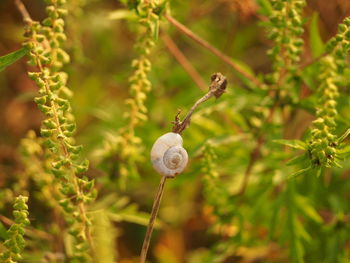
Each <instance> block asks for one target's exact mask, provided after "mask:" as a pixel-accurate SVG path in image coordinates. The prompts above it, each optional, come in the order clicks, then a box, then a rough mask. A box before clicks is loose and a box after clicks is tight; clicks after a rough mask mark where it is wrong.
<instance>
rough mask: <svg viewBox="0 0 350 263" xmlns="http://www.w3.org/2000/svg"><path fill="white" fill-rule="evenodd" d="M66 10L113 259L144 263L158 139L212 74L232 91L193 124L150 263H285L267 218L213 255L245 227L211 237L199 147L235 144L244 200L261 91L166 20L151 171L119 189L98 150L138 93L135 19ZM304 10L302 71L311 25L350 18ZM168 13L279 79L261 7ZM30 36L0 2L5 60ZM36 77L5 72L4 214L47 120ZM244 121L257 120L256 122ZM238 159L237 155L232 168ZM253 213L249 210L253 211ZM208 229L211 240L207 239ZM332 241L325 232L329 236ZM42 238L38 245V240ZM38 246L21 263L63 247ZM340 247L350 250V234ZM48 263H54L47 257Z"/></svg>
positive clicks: (92, 0)
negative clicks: (132, 87) (23, 150)
mask: <svg viewBox="0 0 350 263" xmlns="http://www.w3.org/2000/svg"><path fill="white" fill-rule="evenodd" d="M69 2H72V3H71V4H70V5H71V6H70V8H71V10H72V12H71V15H69V16H68V17H67V23H66V24H67V26H66V28H67V31H66V32H67V35H68V40H67V43H66V50H67V51H68V53H69V54H70V55H71V63H70V64H69V65H67V66H66V67H65V70H66V71H67V72H68V74H69V82H68V83H69V84H68V85H69V88H70V89H72V91H73V92H74V97H73V99H72V102H71V103H72V107H73V112H74V114H75V117H76V121H77V127H78V129H77V134H76V138H77V141H78V142H79V143H81V144H83V145H84V155H85V156H86V157H87V158H88V159H89V160H90V162H91V166H90V170H89V172H88V175H89V176H90V177H93V178H96V180H97V187H98V188H99V196H98V199H97V202H96V204H95V207H92V208H91V210H92V211H107V210H108V209H107V210H101V208H106V207H108V208H110V210H108V213H107V214H103V215H99V216H98V217H99V218H100V220H102V221H103V220H105V221H104V222H102V223H101V226H102V228H101V230H100V231H101V233H108V235H111V236H112V237H111V238H110V240H109V241H110V244H111V245H110V247H111V248H114V249H112V250H113V251H114V252H113V253H115V257H117V258H118V259H119V262H125V263H126V262H135V260H136V258H137V255H138V253H139V251H140V248H141V245H142V239H143V235H144V232H145V229H146V227H145V225H146V224H147V218H148V214H149V212H150V210H151V206H152V200H153V196H154V194H155V192H156V189H157V185H158V182H159V179H160V178H159V176H158V175H157V174H155V172H153V171H152V168H151V165H150V163H149V161H148V160H149V156H148V155H149V154H148V152H149V151H150V148H151V146H152V143H153V142H154V141H155V140H156V138H158V137H159V136H160V135H161V134H163V133H166V132H168V131H170V129H171V126H172V125H171V121H173V119H174V116H175V114H176V112H177V110H178V109H182V110H183V112H186V111H187V110H188V109H189V108H190V107H191V105H192V104H193V103H194V102H195V100H197V99H198V98H199V97H200V96H202V95H203V94H204V91H203V90H202V89H201V88H203V87H204V86H205V85H208V84H209V83H210V76H211V74H212V73H213V72H222V73H223V74H224V75H226V76H227V78H228V81H229V87H228V89H229V90H228V91H227V94H224V96H223V97H222V98H220V99H218V100H217V101H215V100H213V101H210V102H208V104H207V105H208V107H205V106H204V107H202V108H200V110H199V113H198V115H195V116H196V117H194V119H193V121H192V124H191V128H189V129H188V130H186V131H185V132H184V142H185V143H184V144H185V147H187V148H188V151H189V155H190V158H191V159H190V160H191V161H190V165H189V168H188V169H187V172H186V173H185V174H183V175H181V176H180V177H179V178H177V179H176V180H172V181H171V182H169V183H168V185H167V186H166V191H165V194H164V200H163V202H162V205H161V211H160V215H159V221H158V224H157V230H156V231H155V233H154V236H153V238H152V243H151V251H150V259H151V260H153V261H152V262H167V263H172V262H174V263H175V262H191V263H192V262H193V263H194V262H288V261H289V259H288V252H287V250H286V247H284V246H283V245H281V243H280V244H277V242H275V241H273V239H272V241H268V242H266V236H267V235H268V234H267V231H268V230H267V229H266V227H264V226H259V227H257V228H255V226H256V225H259V223H257V222H258V220H257V218H259V217H256V220H257V221H256V222H254V221H251V222H250V226H248V227H247V228H245V232H244V233H243V234H242V233H241V234H242V235H243V236H244V235H247V236H249V235H251V237H250V238H247V239H245V241H244V242H242V243H240V244H241V245H239V246H235V248H234V251H235V252H234V253H231V254H230V253H227V254H226V252H227V251H229V248H225V249H223V250H224V251H226V252H225V253H223V254H225V257H224V256H223V258H222V259H220V258H219V257H216V259H215V260H216V261H215V260H213V257H211V256H210V255H209V254H210V252H209V251H210V249H211V248H212V247H213V246H215V245H216V244H219V243H220V242H219V241H220V240H229V239H230V238H232V237H237V235H236V233H238V232H240V231H239V230H237V228H238V227H239V224H236V223H235V224H231V223H229V224H221V225H220V227H219V229H211V227H212V225H213V224H214V223H215V222H216V221H215V220H216V217H215V215H213V211H212V210H213V208H212V206H211V205H210V204H209V203H208V202H207V201H206V200H205V197H203V182H202V179H201V178H200V176H201V175H202V174H203V172H201V162H200V159H201V155H200V154H199V152H200V148H201V145H203V142H205V141H206V140H207V139H208V138H214V139H215V138H219V139H222V138H224V139H227V140H229V142H228V143H227V145H225V146H224V147H222V148H221V149H219V150H218V158H219V160H217V161H216V162H217V165H218V167H219V168H218V171H219V173H220V174H222V175H223V176H224V178H225V179H228V178H231V179H229V181H230V183H229V184H227V185H226V186H227V189H228V192H231V193H232V192H235V191H236V189H237V184H236V183H237V182H238V181H240V180H241V178H242V174H243V171H244V169H245V167H246V165H247V162H248V160H247V158H248V157H247V156H248V155H249V154H248V152H249V149H252V148H253V142H249V138H251V137H249V136H250V135H249V134H248V135H247V133H246V131H249V130H252V129H255V128H254V127H255V125H257V126H256V127H258V126H259V114H255V115H254V114H253V113H252V112H253V111H255V109H253V106H254V107H255V106H259V104H260V102H261V97H260V96H259V94H258V95H254V94H251V93H249V92H248V91H247V89H246V86H245V84H244V81H243V82H242V81H241V80H240V79H239V78H238V77H237V75H236V74H235V72H233V70H232V69H231V68H230V67H229V66H227V65H226V64H225V63H223V62H222V61H221V60H220V59H218V58H217V57H216V56H214V55H213V54H212V53H210V52H208V51H207V50H206V49H204V48H203V47H201V46H199V45H198V44H197V43H195V42H194V41H193V40H191V39H189V38H188V37H187V36H185V35H183V34H182V33H181V32H179V31H178V30H176V29H175V28H174V27H173V26H172V25H171V24H169V23H168V22H167V21H166V20H165V19H162V21H161V35H160V38H159V39H158V40H157V42H156V46H155V48H154V50H153V52H152V54H151V57H150V59H151V62H152V71H151V72H150V75H149V77H150V80H151V82H152V86H153V88H152V90H151V92H150V93H149V94H148V99H147V101H146V106H147V108H148V117H149V118H148V121H147V122H146V123H145V124H143V125H141V126H140V127H138V128H137V135H138V136H140V137H141V138H142V140H143V146H144V149H145V150H144V156H142V158H141V159H142V160H141V164H142V165H140V166H139V167H138V172H139V174H140V177H139V178H137V179H135V180H130V181H129V182H128V184H127V187H126V188H125V189H120V188H119V187H118V184H117V183H116V181H117V180H118V173H117V172H116V171H117V167H115V166H117V165H118V164H116V160H113V158H109V159H107V160H106V159H104V157H103V156H101V152H102V153H103V145H104V141H105V140H106V139H108V138H111V137H112V138H113V136H115V134H116V133H117V131H118V129H119V128H121V127H123V125H125V119H124V118H123V114H124V112H125V111H127V110H128V108H127V107H126V106H125V103H124V101H125V99H127V98H128V97H129V91H128V87H129V84H128V77H129V76H130V75H131V73H132V68H131V66H130V64H131V61H132V59H134V58H135V57H137V53H136V52H135V50H134V48H133V45H134V43H135V39H136V28H137V21H136V20H135V18H133V16H132V14H130V12H128V11H126V7H125V6H124V5H123V4H122V3H120V2H119V1H117V0H99V1H97V0H74V1H73V0H72V1H69ZM307 2H308V5H307V7H306V8H305V10H304V16H305V33H304V37H303V38H304V40H305V43H306V45H305V51H304V54H303V56H302V63H303V62H305V63H306V62H308V61H310V60H311V59H312V54H311V50H310V42H309V39H308V36H309V31H310V24H311V18H312V17H317V20H316V21H317V25H318V28H319V33H320V36H321V39H322V40H323V41H324V42H325V41H327V40H328V39H329V38H330V37H332V36H333V35H334V34H335V33H336V31H337V26H338V24H339V23H340V22H341V21H342V20H343V19H344V17H346V16H349V15H350V1H348V0H333V1H321V0H309V1H307ZM23 3H24V5H25V6H26V7H27V9H28V11H29V13H30V15H31V16H32V18H33V19H35V20H38V21H40V20H42V19H44V18H45V16H46V15H45V4H44V1H41V0H23ZM74 5H76V6H74ZM170 6H171V13H172V16H173V17H175V18H176V19H177V20H179V21H180V22H181V23H183V24H185V25H186V26H187V27H188V28H190V29H191V30H192V31H193V32H195V33H196V34H198V35H199V36H201V37H202V38H203V39H205V40H207V41H208V42H210V43H211V44H212V45H213V46H215V47H217V48H218V49H219V50H221V51H223V52H224V53H225V54H227V55H228V56H230V57H231V58H233V59H235V60H237V61H239V62H240V63H241V64H242V65H243V66H244V67H245V68H247V69H249V70H252V71H254V72H255V73H256V74H257V75H262V74H266V73H268V72H270V71H271V61H270V60H269V58H268V57H267V55H266V51H267V50H268V49H269V48H270V47H271V45H272V43H271V42H270V41H269V40H268V39H267V37H266V31H265V29H264V28H263V27H262V26H261V23H262V22H263V21H265V20H266V17H265V16H264V15H263V14H261V13H260V12H259V5H258V3H257V2H255V1H254V0H211V1H199V0H193V1H177V0H172V1H170ZM23 32H24V31H23V22H22V18H21V15H20V14H19V12H18V11H17V9H16V7H15V5H14V2H13V1H11V0H1V1H0V55H5V54H7V53H9V52H12V51H15V50H17V49H19V48H20V47H21V43H22V42H23V41H24V37H23ZM169 43H170V44H169ZM172 44H176V46H177V47H178V49H179V50H180V52H182V53H183V55H184V56H185V57H186V58H187V59H188V61H189V62H190V64H191V65H192V66H193V68H194V69H195V70H196V71H197V72H198V76H197V78H196V79H194V78H193V76H192V77H191V76H189V75H188V74H187V72H186V71H185V70H184V68H183V66H181V65H180V64H179V63H178V61H177V60H176V58H175V57H174V55H173V52H175V53H176V52H179V51H178V50H177V51H176V49H175V51H174V47H173V46H172ZM27 69H28V66H27V65H26V59H25V58H22V59H21V60H20V61H18V62H17V63H15V64H13V65H11V66H10V67H8V68H6V70H4V71H3V72H1V73H0V94H1V96H0V109H1V114H0V188H1V189H2V190H1V192H0V200H1V202H0V203H1V204H0V208H1V212H0V214H3V216H4V217H6V218H10V217H11V199H12V197H13V195H15V192H16V191H15V189H16V187H17V186H16V183H17V182H19V181H21V180H24V179H23V177H21V176H22V174H23V171H24V169H25V168H24V166H23V162H22V159H21V156H20V150H19V149H20V143H21V140H22V139H23V138H24V137H25V136H26V134H27V133H28V131H29V130H34V131H35V132H36V133H37V134H39V130H40V124H41V121H42V120H43V115H42V113H41V112H40V111H39V110H38V108H37V106H36V105H35V103H34V102H33V98H34V97H35V96H36V94H37V88H36V86H35V84H34V82H33V81H31V80H30V79H29V78H28V76H27ZM260 113H261V112H260ZM246 114H248V115H246ZM261 114H264V113H263V112H262V113H261ZM253 115H254V116H255V119H254V118H253V117H254V116H253ZM245 116H249V121H248V120H247V119H248V117H245ZM312 119H313V117H312V115H310V114H308V113H305V115H303V124H302V125H300V126H299V127H296V128H295V129H296V130H295V131H294V133H292V134H294V135H291V137H293V136H296V137H297V138H298V137H300V136H301V135H302V134H303V132H304V131H305V129H306V128H307V127H308V126H309V124H310V122H311V120H312ZM298 129H300V130H298ZM247 138H248V140H247ZM242 140H244V141H245V142H244V144H245V145H244V147H246V149H245V148H244V147H243V148H244V149H240V147H242ZM232 149H235V150H232ZM233 151H234V154H235V155H237V156H240V157H239V158H236V159H234V160H232V159H233V156H232V155H233ZM266 154H268V152H266ZM260 168H261V169H260ZM265 168H266V167H265ZM265 168H264V167H262V166H260V165H258V171H257V174H258V173H266V170H265V171H264V169H265ZM259 169H260V170H259ZM343 172H344V171H342V173H343ZM267 173H268V172H267ZM25 180H29V181H30V179H25ZM338 183H339V184H342V182H341V181H340V182H338ZM343 187H347V186H345V185H344V186H343ZM9 189H12V190H13V191H10V190H9ZM257 189H258V188H257ZM348 189H349V188H347V190H344V195H345V196H346V195H347V198H348V199H349V198H350V196H349V192H348ZM27 191H28V192H29V193H30V196H31V197H32V198H31V199H30V203H29V206H30V209H31V212H32V213H31V214H30V218H31V220H32V227H33V228H37V229H39V230H40V231H43V232H50V231H52V229H50V221H51V220H52V219H53V218H54V215H52V214H51V212H50V211H51V210H50V207H49V206H48V205H46V204H45V202H43V201H42V199H41V198H42V197H40V195H36V192H38V189H36V188H35V185H34V184H32V183H30V182H29V187H28V188H27ZM336 192H337V187H335V188H334V193H336ZM346 193H347V194H346ZM348 199H347V200H348ZM254 200H255V199H254V196H248V197H247V198H246V199H244V198H243V199H240V200H238V201H237V200H236V199H235V200H233V201H232V202H240V203H241V205H242V210H241V214H243V213H244V211H246V209H248V208H247V207H249V205H250V204H251V203H252V202H253V203H254ZM247 213H249V214H252V213H254V211H253V212H252V211H250V212H247ZM255 213H256V211H255ZM320 214H322V213H321V212H320ZM327 215H328V214H327V213H326V211H325V212H324V215H322V216H323V217H322V218H323V220H324V221H325V222H327ZM0 219H1V218H0ZM239 220H240V219H239ZM242 220H243V219H242ZM0 221H2V226H1V228H0V232H1V231H3V229H4V227H5V226H6V227H7V224H6V220H0ZM160 227H161V229H160ZM111 229H113V231H111ZM208 229H211V232H210V233H208V232H207V230H208ZM347 233H348V232H347ZM0 237H1V235H0ZM326 237H327V235H326V234H325V237H324V238H326ZM36 238H37V237H30V239H31V240H32V242H33V243H34V241H33V240H35V239H36ZM240 238H242V236H241V237H240ZM344 238H345V240H346V237H344ZM243 239H244V238H243ZM247 240H249V242H248V241H247ZM264 240H265V241H264ZM61 242H62V241H61ZM35 244H40V247H38V246H37V245H35V246H34V245H32V244H31V242H29V244H28V251H29V252H27V253H29V254H30V255H31V259H29V256H28V257H27V258H25V260H26V261H23V262H41V261H40V260H42V258H43V257H44V256H43V254H45V253H46V252H45V253H44V252H43V251H45V250H47V251H53V250H54V249H53V248H52V247H48V245H47V244H45V242H43V241H39V242H37V243H35ZM282 244H283V242H282ZM344 244H345V245H344ZM57 246H58V248H57V250H56V251H60V249H62V248H60V245H59V244H58V245H57ZM339 249H346V250H348V251H349V250H350V241H349V238H347V241H345V242H344V243H342V245H341V247H340V248H339ZM219 250H220V247H219ZM311 251H312V250H311ZM101 253H102V252H101ZM106 253H107V254H108V251H107V252H106ZM347 253H349V252H347ZM29 254H28V255H29ZM50 256H51V257H55V255H51V254H50V253H49V254H48V253H46V254H45V257H46V258H49V257H50ZM57 258H59V257H58V256H57ZM55 260H59V259H55ZM43 262H44V261H43ZM46 262H56V261H54V260H51V261H50V260H49V259H48V260H47V261H46ZM57 262H60V261H57ZM101 262H102V261H101ZM106 262H107V261H106ZM108 262H109V261H108ZM308 262H314V261H308ZM315 262H317V261H315ZM323 262H329V263H330V262H336V261H323ZM339 262H340V261H339ZM344 262H346V261H344ZM347 262H349V261H347Z"/></svg>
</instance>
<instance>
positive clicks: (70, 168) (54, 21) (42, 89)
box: [24, 0, 96, 262]
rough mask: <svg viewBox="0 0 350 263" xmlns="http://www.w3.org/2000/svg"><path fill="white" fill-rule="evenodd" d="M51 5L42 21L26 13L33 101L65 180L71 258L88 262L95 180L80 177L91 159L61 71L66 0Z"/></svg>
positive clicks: (56, 172) (65, 58) (58, 174)
mask: <svg viewBox="0 0 350 263" xmlns="http://www.w3.org/2000/svg"><path fill="white" fill-rule="evenodd" d="M47 3H48V6H47V7H46V11H47V14H48V17H47V18H46V19H44V21H43V22H42V24H40V23H39V22H36V21H33V20H31V19H30V17H25V21H26V23H27V25H26V32H25V35H26V37H27V40H26V42H25V43H24V46H25V47H26V48H28V50H29V57H30V60H29V64H31V65H35V66H37V68H38V70H39V71H36V72H30V73H29V76H30V78H31V79H33V80H34V81H35V82H36V84H37V86H38V88H39V94H40V95H39V96H38V97H36V98H35V102H36V104H37V105H38V108H39V109H40V110H41V111H42V112H43V113H44V115H45V117H46V118H45V120H44V121H43V122H42V127H41V130H40V133H41V136H42V137H45V138H46V141H45V143H44V144H45V146H46V147H47V148H48V149H50V151H51V153H52V158H53V161H52V163H51V165H52V168H51V172H52V174H53V175H54V176H55V177H56V178H57V179H59V181H60V184H61V187H60V192H61V193H62V195H63V196H64V198H63V199H61V200H60V201H59V203H60V205H61V207H62V208H63V211H64V215H65V218H66V221H67V223H68V224H69V233H70V234H71V235H72V236H73V238H74V245H73V246H74V252H73V260H75V261H77V262H86V261H88V259H89V257H90V255H91V254H92V251H93V241H92V237H91V222H90V219H89V217H88V215H87V209H86V205H87V204H88V203H89V202H91V201H92V200H94V198H95V196H96V192H95V191H94V188H93V187H94V181H93V180H89V179H88V178H86V177H85V176H82V175H81V174H82V173H84V172H86V171H87V169H88V161H87V160H83V161H82V160H81V159H82V158H81V151H82V146H80V145H78V146H77V145H75V140H74V138H73V134H74V131H75V129H76V125H75V122H74V116H73V114H72V113H71V107H70V103H69V100H68V99H69V98H70V97H71V95H72V92H71V91H70V90H69V89H68V88H67V86H66V84H67V74H66V73H65V72H63V71H61V68H62V66H63V65H64V64H65V63H68V62H69V55H68V54H67V53H66V52H65V51H64V50H63V49H62V44H63V43H64V41H65V39H66V35H65V33H64V20H63V16H64V15H65V14H66V12H67V11H66V9H65V8H64V4H65V1H64V0H59V1H55V0H48V1H47Z"/></svg>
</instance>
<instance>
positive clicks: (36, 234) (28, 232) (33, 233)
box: [0, 215, 54, 241]
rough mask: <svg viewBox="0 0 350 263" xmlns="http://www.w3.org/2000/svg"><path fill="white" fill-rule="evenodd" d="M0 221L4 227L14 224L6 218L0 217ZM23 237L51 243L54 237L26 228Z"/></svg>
mask: <svg viewBox="0 0 350 263" xmlns="http://www.w3.org/2000/svg"><path fill="white" fill-rule="evenodd" d="M0 221H2V222H3V223H5V224H6V225H9V226H10V225H13V224H14V223H15V222H14V221H13V220H12V219H10V218H7V217H6V216H3V215H0ZM25 235H27V236H30V237H33V238H41V239H44V240H47V241H52V240H53V239H54V237H53V236H52V235H50V234H48V233H46V232H44V231H41V230H38V229H35V228H33V227H28V226H27V227H26V233H25Z"/></svg>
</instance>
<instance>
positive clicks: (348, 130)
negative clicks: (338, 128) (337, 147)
mask: <svg viewBox="0 0 350 263" xmlns="http://www.w3.org/2000/svg"><path fill="white" fill-rule="evenodd" d="M349 134H350V129H347V130H346V131H345V132H344V134H343V135H342V136H340V137H339V138H338V142H342V141H344V140H345V139H346V137H348V135H349Z"/></svg>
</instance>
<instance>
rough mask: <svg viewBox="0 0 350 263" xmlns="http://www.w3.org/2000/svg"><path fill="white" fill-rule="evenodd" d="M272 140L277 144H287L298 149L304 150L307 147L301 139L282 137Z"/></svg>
mask: <svg viewBox="0 0 350 263" xmlns="http://www.w3.org/2000/svg"><path fill="white" fill-rule="evenodd" d="M273 142H276V143H279V144H283V145H286V146H289V147H291V148H295V149H300V150H306V149H307V144H306V143H305V142H303V141H300V140H284V139H280V140H273Z"/></svg>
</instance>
